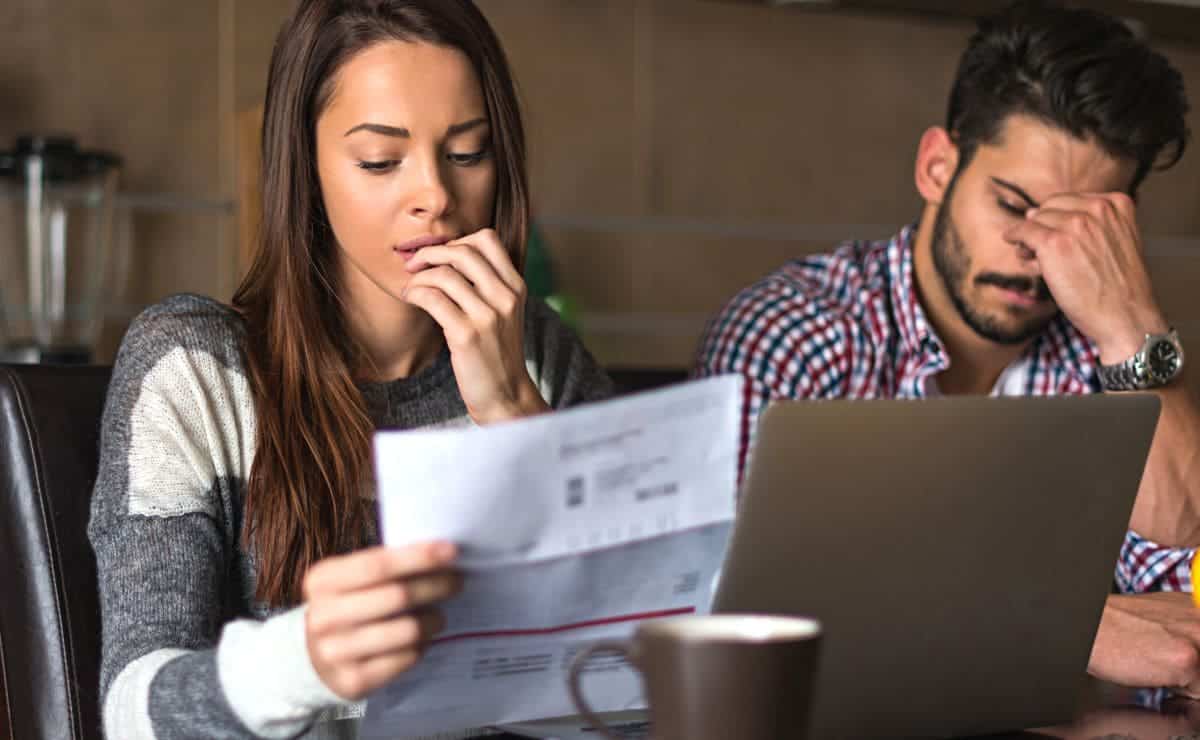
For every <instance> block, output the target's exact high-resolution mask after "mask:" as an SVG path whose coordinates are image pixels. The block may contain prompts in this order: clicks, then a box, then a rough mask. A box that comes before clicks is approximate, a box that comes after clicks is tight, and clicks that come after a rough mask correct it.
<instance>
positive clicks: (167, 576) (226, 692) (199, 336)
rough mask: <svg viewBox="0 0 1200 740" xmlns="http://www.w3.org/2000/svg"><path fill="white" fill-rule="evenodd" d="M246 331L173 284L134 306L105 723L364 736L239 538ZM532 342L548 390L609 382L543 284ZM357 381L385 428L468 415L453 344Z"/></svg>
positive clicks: (151, 732) (593, 390)
mask: <svg viewBox="0 0 1200 740" xmlns="http://www.w3.org/2000/svg"><path fill="white" fill-rule="evenodd" d="M243 337H244V327H243V325H242V323H241V320H240V319H239V317H238V316H237V315H236V314H235V313H234V312H233V311H232V310H230V309H228V308H226V307H224V306H222V305H220V304H218V303H216V302H215V301H212V300H210V299H207V298H202V297H199V296H176V297H173V298H169V299H167V300H166V301H164V302H162V303H160V304H158V305H156V306H154V307H152V308H150V309H148V310H146V311H145V312H144V313H143V314H142V315H141V316H139V317H138V318H137V319H136V320H135V321H134V323H133V325H132V326H131V327H130V329H129V332H128V333H127V334H126V336H125V339H124V341H123V343H122V345H121V350H120V352H119V354H118V357H117V362H116V366H115V368H114V370H113V377H112V384H111V386H110V388H109V392H108V401H107V404H106V406H105V411H104V426H103V431H102V434H101V451H100V472H99V477H98V478H97V480H96V489H95V494H94V498H93V503H92V517H91V523H90V525H89V528H88V535H89V537H90V539H91V542H92V547H93V548H94V549H95V551H96V562H97V568H98V574H99V581H100V604H101V613H102V618H103V657H102V665H101V678H100V696H101V697H102V698H101V701H102V706H103V716H104V727H105V733H106V734H107V736H108V737H109V738H110V740H136V739H138V738H162V739H165V738H243V737H268V738H282V737H296V736H300V735H303V736H305V737H310V738H317V737H321V738H353V737H355V735H356V727H357V721H356V720H355V719H353V718H354V717H356V716H358V715H360V714H361V712H362V706H361V705H357V706H356V705H352V704H350V703H348V702H345V701H342V700H340V699H339V698H338V697H337V696H336V695H334V694H333V693H332V692H331V691H329V689H328V688H326V687H325V686H324V685H323V684H322V683H321V681H320V679H319V678H318V677H317V674H316V672H315V671H314V669H313V667H312V663H311V662H310V660H309V657H308V652H307V648H306V646H305V639H304V608H303V606H298V607H295V608H293V609H288V610H282V611H274V612H273V611H270V610H267V609H265V608H263V606H262V605H261V604H259V603H256V601H255V599H254V598H253V594H254V590H255V589H254V586H255V562H254V558H253V553H252V552H248V551H246V550H244V549H243V548H242V547H241V538H240V533H241V530H242V516H243V496H244V492H245V482H246V478H247V475H248V474H249V471H250V466H251V464H252V462H253V459H254V449H255V442H256V438H255V418H254V405H253V403H252V400H251V396H250V389H249V386H248V384H247V380H246V375H245V372H244V363H243V354H242V349H241V347H242V341H243ZM525 343H526V348H525V356H526V365H527V367H528V369H529V372H530V376H531V377H532V378H533V380H534V381H535V383H536V384H537V386H538V388H539V389H540V390H541V392H542V395H543V397H544V398H545V399H546V401H547V403H549V404H550V405H551V406H552V407H554V408H561V407H564V406H570V405H572V404H577V403H581V402H585V401H590V400H594V399H600V398H603V397H605V396H608V395H610V394H611V384H610V382H609V380H608V378H607V377H606V376H605V375H604V373H603V372H602V371H601V370H600V369H599V368H598V367H597V366H596V363H595V361H594V360H593V359H592V357H591V356H590V355H589V354H588V353H587V351H586V350H585V349H584V348H583V346H582V345H581V344H580V342H579V341H578V339H576V338H575V336H574V335H573V334H572V333H571V332H570V331H569V330H568V329H567V328H565V327H564V326H563V325H562V324H561V323H560V322H559V321H558V319H557V317H556V316H555V314H554V313H553V312H552V311H551V310H550V309H549V308H547V307H546V306H545V304H543V303H541V302H540V301H537V300H530V302H529V304H528V307H527V309H526V330H525ZM361 389H362V392H363V395H364V397H365V399H366V401H367V407H368V409H369V411H370V414H371V417H372V419H373V420H374V422H375V424H376V426H377V427H389V428H408V429H411V428H417V427H429V426H447V425H467V424H470V423H471V422H470V418H469V417H468V416H467V413H466V408H465V406H464V405H463V401H462V397H461V396H460V395H459V392H458V387H457V384H456V382H455V378H454V373H453V370H452V368H451V365H450V358H449V354H448V353H446V352H443V353H442V355H441V356H440V357H439V358H438V360H437V361H436V362H435V363H434V364H433V365H432V366H431V367H429V368H427V369H426V370H424V371H422V372H421V373H420V374H418V375H416V376H414V377H412V378H406V379H402V380H398V381H395V382H391V383H378V384H364V385H362V386H361Z"/></svg>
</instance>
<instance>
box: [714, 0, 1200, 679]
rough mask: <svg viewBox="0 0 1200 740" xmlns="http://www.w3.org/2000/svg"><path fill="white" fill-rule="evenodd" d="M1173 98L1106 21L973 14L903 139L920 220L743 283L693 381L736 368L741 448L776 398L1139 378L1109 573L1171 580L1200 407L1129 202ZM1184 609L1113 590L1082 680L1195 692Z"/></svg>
mask: <svg viewBox="0 0 1200 740" xmlns="http://www.w3.org/2000/svg"><path fill="white" fill-rule="evenodd" d="M1187 110H1188V104H1187V101H1186V99H1185V95H1184V90H1183V80H1182V77H1181V76H1180V74H1179V73H1178V72H1177V71H1176V70H1175V69H1173V68H1172V67H1171V65H1170V64H1169V63H1168V62H1167V60H1166V59H1165V58H1163V57H1162V56H1161V55H1159V54H1157V53H1155V52H1153V51H1152V50H1150V49H1149V48H1147V47H1146V46H1145V45H1144V44H1143V43H1142V42H1140V41H1139V40H1137V39H1136V38H1135V37H1134V35H1133V34H1132V33H1131V32H1130V31H1129V30H1128V29H1127V28H1126V27H1125V26H1124V25H1123V24H1121V23H1120V22H1118V21H1117V20H1115V19H1112V18H1109V17H1107V16H1104V15H1101V14H1099V13H1095V12H1091V11H1084V10H1069V9H1063V8H1060V7H1057V6H1049V5H1045V4H1020V5H1017V6H1014V7H1011V8H1010V9H1008V10H1007V11H1005V12H1003V13H1000V14H999V15H997V16H994V17H992V18H990V19H987V20H985V21H983V22H982V23H981V24H980V29H979V31H978V32H977V33H976V34H975V36H973V37H972V39H971V41H970V43H969V46H968V48H967V50H966V52H965V53H964V55H963V57H962V60H961V62H960V66H959V69H958V75H957V79H956V80H955V83H954V86H953V90H952V92H951V95H950V104H949V112H948V117H947V123H946V126H945V128H942V127H934V128H931V129H929V130H928V131H926V132H925V134H924V135H923V136H922V138H921V141H920V147H919V150H918V153H917V160H916V170H915V183H916V187H917V190H918V191H919V193H920V195H921V197H922V199H923V200H924V201H925V207H924V210H923V212H922V214H921V218H920V221H919V222H918V223H917V224H916V225H914V226H910V227H907V228H905V229H903V230H902V231H901V232H900V233H899V234H898V235H896V236H895V237H894V238H892V239H891V240H890V241H887V242H878V243H868V242H851V243H847V244H845V245H843V246H842V247H840V248H839V249H838V250H837V251H836V252H834V253H833V254H828V255H822V256H816V257H811V258H808V259H803V260H796V261H793V262H791V263H789V264H787V265H786V266H784V267H783V268H782V269H780V270H778V271H777V272H775V273H773V274H771V275H769V276H768V277H766V278H765V279H764V280H762V281H760V282H759V283H758V284H756V285H754V286H751V287H750V288H748V289H746V290H744V291H742V292H741V293H740V294H739V295H737V296H736V297H735V298H734V299H733V300H732V301H730V303H729V304H728V305H727V306H726V307H725V309H724V310H723V311H722V313H721V314H720V315H719V316H718V317H717V318H716V319H715V320H714V321H713V322H712V323H711V324H710V325H709V327H708V330H707V336H706V338H705V340H704V341H703V343H702V345H701V349H700V353H699V358H698V367H697V374H699V375H713V374H719V373H729V372H737V373H742V374H743V375H744V376H745V377H746V379H747V385H746V387H747V392H746V394H747V397H746V414H745V416H744V428H743V439H744V440H746V445H749V442H750V438H751V436H752V432H753V426H754V421H755V418H756V417H757V415H758V413H759V412H760V411H761V410H762V409H763V407H764V406H765V405H766V403H767V402H768V401H770V400H772V399H779V398H894V397H898V398H921V397H928V396H933V395H938V394H947V395H948V394H988V393H991V394H996V395H1051V394H1082V393H1093V392H1125V391H1128V390H1135V389H1142V390H1153V391H1154V392H1155V393H1157V394H1158V395H1159V396H1160V397H1161V399H1162V409H1163V410H1162V417H1161V420H1160V422H1159V426H1158V429H1157V432H1156V436H1155V440H1154V444H1153V449H1152V451H1151V453H1150V459H1149V462H1148V465H1147V470H1146V473H1145V477H1144V480H1143V482H1142V486H1141V489H1140V490H1139V492H1138V497H1137V503H1136V504H1135V507H1134V511H1133V516H1132V519H1131V522H1130V532H1129V534H1128V536H1127V538H1126V541H1125V544H1124V546H1123V548H1122V552H1121V557H1120V562H1119V564H1118V567H1117V574H1116V576H1117V577H1116V580H1117V584H1118V586H1119V589H1120V591H1121V592H1123V594H1142V593H1143V592H1150V591H1181V590H1189V589H1190V586H1189V583H1190V581H1189V577H1190V572H1191V563H1192V557H1193V550H1192V548H1191V547H1190V546H1191V545H1194V544H1196V543H1200V411H1198V404H1197V402H1196V400H1195V399H1194V398H1193V397H1192V396H1191V394H1190V393H1189V391H1188V390H1187V387H1186V385H1185V384H1184V382H1183V378H1182V365H1183V354H1182V347H1181V345H1180V342H1179V338H1178V336H1177V335H1176V334H1175V333H1174V332H1173V331H1172V330H1171V325H1170V323H1169V321H1168V320H1167V317H1166V316H1164V315H1163V312H1162V310H1161V308H1160V306H1159V304H1158V303H1157V301H1156V299H1155V295H1154V291H1153V286H1152V285H1151V282H1150V279H1149V277H1148V274H1147V270H1146V264H1145V260H1144V257H1143V247H1142V237H1141V234H1140V231H1139V229H1138V224H1137V211H1136V206H1135V198H1136V194H1137V191H1138V186H1139V185H1140V184H1141V182H1142V180H1143V179H1144V178H1145V176H1146V175H1147V174H1148V173H1149V172H1150V171H1151V170H1153V169H1156V168H1163V169H1165V168H1167V167H1170V166H1172V165H1174V164H1175V163H1176V162H1177V161H1178V160H1179V159H1180V157H1181V156H1182V155H1183V151H1184V147H1185V145H1186V143H1187V139H1188V134H1189V132H1188V129H1187V125H1186V123H1185V121H1184V116H1185V114H1186V112H1187ZM1198 341H1200V340H1198ZM1197 346H1198V347H1200V344H1198V345H1197ZM1198 356H1200V355H1198ZM744 462H745V447H743V464H744ZM1047 565H1048V566H1050V567H1053V566H1054V564H1050V563H1048V564H1047ZM1193 610H1194V607H1192V606H1191V604H1190V599H1189V598H1188V597H1187V595H1186V594H1153V595H1148V596H1147V595H1138V596H1131V595H1114V596H1111V597H1110V598H1109V602H1108V605H1107V608H1106V609H1105V614H1104V618H1103V621H1102V623H1101V627H1100V630H1099V634H1098V636H1097V640H1096V643H1095V645H1094V647H1093V652H1092V658H1091V664H1090V671H1091V672H1092V673H1093V674H1095V675H1096V676H1098V677H1101V678H1103V679H1106V680H1110V681H1114V682H1117V683H1121V684H1125V685H1131V686H1165V687H1171V688H1173V689H1176V690H1177V691H1180V692H1182V693H1185V694H1188V695H1190V696H1197V697H1200V667H1198V666H1200V620H1198V619H1197V618H1196V617H1195V616H1193Z"/></svg>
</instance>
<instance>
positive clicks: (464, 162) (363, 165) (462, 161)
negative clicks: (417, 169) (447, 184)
mask: <svg viewBox="0 0 1200 740" xmlns="http://www.w3.org/2000/svg"><path fill="white" fill-rule="evenodd" d="M487 155H488V150H486V149H482V150H480V151H478V152H474V153H471V154H447V155H446V159H448V160H450V163H451V164H454V165H457V166H459V167H474V166H475V165H477V164H479V163H480V162H482V161H483V160H484V159H486V158H487ZM398 164H400V160H399V159H385V160H382V161H379V162H367V161H361V160H360V161H359V162H358V167H359V169H362V170H366V171H367V172H369V173H371V174H372V175H382V174H385V173H387V172H390V171H391V170H392V169H393V168H394V167H396V165H398Z"/></svg>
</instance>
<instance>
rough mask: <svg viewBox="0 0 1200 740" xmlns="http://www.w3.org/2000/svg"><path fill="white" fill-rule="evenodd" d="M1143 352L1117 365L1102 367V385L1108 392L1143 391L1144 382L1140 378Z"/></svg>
mask: <svg viewBox="0 0 1200 740" xmlns="http://www.w3.org/2000/svg"><path fill="white" fill-rule="evenodd" d="M1141 356H1142V352H1141V351H1139V352H1138V353H1137V354H1136V355H1134V356H1133V357H1130V358H1129V359H1127V360H1125V361H1124V362H1119V363H1117V364H1115V365H1101V366H1100V384H1101V385H1103V386H1104V389H1105V390H1108V391H1136V390H1142V387H1143V382H1142V381H1141V380H1140V379H1139V378H1138V375H1139V373H1138V365H1139V364H1140V363H1141Z"/></svg>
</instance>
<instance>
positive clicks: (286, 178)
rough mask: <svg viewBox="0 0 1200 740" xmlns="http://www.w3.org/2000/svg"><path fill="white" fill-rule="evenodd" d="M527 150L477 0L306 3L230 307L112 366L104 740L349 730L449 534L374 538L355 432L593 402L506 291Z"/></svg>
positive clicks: (416, 650)
mask: <svg viewBox="0 0 1200 740" xmlns="http://www.w3.org/2000/svg"><path fill="white" fill-rule="evenodd" d="M524 154H525V150H524V139H523V132H522V126H521V120H520V116H519V112H518V107H517V102H516V97H515V94H514V90H513V85H512V81H511V78H510V75H509V71H508V67H507V63H506V61H505V58H504V55H503V52H502V50H501V49H500V46H499V43H498V41H497V40H496V37H495V35H494V33H493V31H492V30H491V28H490V27H489V26H488V24H487V22H486V20H485V19H484V18H483V16H482V15H481V14H480V13H479V11H478V10H477V9H476V8H475V7H474V6H473V5H472V4H471V2H470V0H390V1H388V0H303V1H302V2H301V3H300V5H299V7H298V9H297V10H296V12H295V14H294V16H293V17H292V18H291V20H290V21H289V22H288V23H287V24H286V25H285V26H284V28H283V30H282V31H281V33H280V36H279V39H278V40H277V42H276V46H275V51H274V55H273V58H272V61H271V71H270V77H269V81H268V85H267V101H266V110H265V119H264V127H263V163H264V164H263V226H262V241H261V245H260V249H259V251H258V255H257V257H256V259H255V262H254V264H253V266H252V267H251V269H250V271H249V274H248V275H247V277H246V279H245V281H244V282H243V284H242V285H241V287H240V288H239V290H238V292H237V294H236V295H235V297H234V300H233V307H232V308H227V307H224V306H221V305H220V304H218V303H216V302H214V301H211V300H208V299H204V298H200V297H196V296H178V297H174V298H171V299H168V300H166V301H164V302H163V303H161V304H159V305H157V306H154V307H152V308H150V309H149V310H147V311H146V312H145V313H143V314H142V315H141V316H140V317H139V318H138V319H137V320H136V321H135V322H134V324H133V326H132V327H131V328H130V330H129V332H128V334H127V335H126V337H125V340H124V342H123V344H122V346H121V350H120V353H119V355H118V358H117V363H116V367H115V368H114V375H113V382H112V386H111V389H110V392H109V398H108V402H107V406H106V409H105V417H104V428H103V433H102V442H101V448H102V449H101V470H100V474H99V478H98V480H97V482H96V491H95V500H94V504H93V511H92V521H91V525H90V530H89V534H90V537H91V540H92V544H93V547H94V548H95V551H96V556H97V565H98V569H99V578H100V591H101V605H102V617H103V625H104V634H103V665H102V677H101V701H102V703H103V715H104V725H105V731H106V733H107V735H108V736H109V737H110V738H114V739H116V738H121V739H125V738H143V737H243V736H244V737H254V736H262V737H293V736H296V735H297V734H301V733H310V736H314V737H316V736H320V737H353V736H354V734H355V723H354V720H353V719H346V718H353V717H354V716H356V715H358V714H360V713H361V711H362V706H361V704H356V702H357V701H358V700H361V699H362V698H363V697H365V696H366V695H367V694H368V693H370V692H371V691H372V690H374V689H375V688H377V687H379V686H381V685H383V684H384V683H386V682H388V681H390V680H391V679H393V678H395V677H396V676H397V675H399V674H400V673H402V672H403V671H405V670H408V669H409V668H411V667H412V666H413V665H414V664H415V663H416V662H417V661H418V660H419V659H420V654H421V649H422V646H423V645H424V644H425V643H427V642H428V640H429V639H430V637H431V636H432V635H433V634H435V633H436V632H437V631H438V629H439V628H440V627H441V626H442V619H441V617H440V615H439V613H438V611H437V605H438V604H439V602H442V601H444V600H445V599H446V598H448V597H450V596H452V595H453V594H454V593H455V592H456V590H457V588H458V587H459V579H458V576H457V575H456V573H455V572H454V569H453V564H454V547H453V545H451V544H450V543H438V542H432V543H426V544H422V545H418V546H414V547H408V548H404V549H384V548H381V547H378V546H377V544H376V543H377V541H378V538H377V535H376V527H375V507H374V502H373V501H372V500H371V498H372V492H371V469H370V449H371V446H370V443H371V434H372V432H373V430H374V429H375V428H377V427H382V426H387V427H401V428H415V427H423V426H445V425H458V424H469V423H472V422H474V423H477V424H489V423H493V422H497V421H502V420H505V419H515V418H518V417H522V416H528V415H531V414H536V413H540V412H543V411H545V410H548V409H550V408H558V407H562V406H567V405H571V404H574V403H579V402H583V401H587V400H591V399H596V398H601V397H604V396H606V395H608V394H609V393H610V385H609V382H608V380H607V379H606V377H605V376H604V374H603V373H602V372H601V371H600V370H599V369H598V368H597V367H596V365H595V363H594V362H593V360H592V358H591V357H590V356H589V355H588V354H587V352H586V351H585V350H584V349H583V347H582V346H581V345H580V344H579V342H578V341H577V340H576V339H575V337H574V336H573V335H571V334H570V332H568V331H567V330H566V329H564V328H563V327H562V325H561V324H559V323H558V321H557V320H556V319H555V317H554V315H553V313H552V312H551V311H549V309H547V308H546V307H545V306H544V305H543V304H541V303H540V302H536V301H532V300H528V299H527V298H526V295H525V286H524V283H523V282H522V279H521V275H520V271H519V266H520V263H521V245H522V244H523V243H524V240H525V237H526V231H527V224H528V194H527V193H528V191H527V186H526V179H525V162H524ZM423 493H424V495H436V491H426V492H423Z"/></svg>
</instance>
